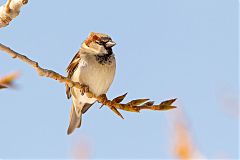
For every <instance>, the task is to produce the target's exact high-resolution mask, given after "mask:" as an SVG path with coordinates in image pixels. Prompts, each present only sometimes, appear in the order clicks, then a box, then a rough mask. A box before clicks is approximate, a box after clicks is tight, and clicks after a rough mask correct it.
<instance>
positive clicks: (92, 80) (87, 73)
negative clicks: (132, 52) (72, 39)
mask: <svg viewBox="0 0 240 160" xmlns="http://www.w3.org/2000/svg"><path fill="white" fill-rule="evenodd" d="M110 60H111V63H106V64H101V63H99V62H98V61H97V60H96V58H95V57H90V58H86V59H81V62H80V65H79V69H80V70H79V72H80V74H79V81H80V82H81V83H83V84H86V85H88V86H89V89H90V91H92V92H93V93H94V94H96V95H97V96H98V95H101V94H105V93H107V91H108V89H109V87H110V85H111V84H112V81H113V79H114V75H115V70H116V62H115V58H114V56H113V57H112V58H111V59H110Z"/></svg>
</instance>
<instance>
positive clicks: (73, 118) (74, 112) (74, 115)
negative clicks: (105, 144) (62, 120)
mask: <svg viewBox="0 0 240 160" xmlns="http://www.w3.org/2000/svg"><path fill="white" fill-rule="evenodd" d="M78 110H79V108H75V107H74V105H72V108H71V112H70V122H69V127H68V130H67V134H68V135H69V134H71V133H72V132H73V131H74V130H75V128H80V126H81V121H82V112H81V111H78Z"/></svg>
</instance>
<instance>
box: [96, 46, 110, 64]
mask: <svg viewBox="0 0 240 160" xmlns="http://www.w3.org/2000/svg"><path fill="white" fill-rule="evenodd" d="M106 50H107V52H108V54H104V55H96V56H95V57H96V60H97V62H98V63H100V64H102V65H104V64H111V63H112V61H111V57H112V56H113V52H112V48H106Z"/></svg>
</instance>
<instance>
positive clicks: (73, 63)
mask: <svg viewBox="0 0 240 160" xmlns="http://www.w3.org/2000/svg"><path fill="white" fill-rule="evenodd" d="M80 59H81V57H80V54H79V52H77V53H76V55H75V56H74V57H73V59H72V61H71V62H70V64H69V65H68V67H67V73H68V75H67V77H68V78H72V75H73V73H74V71H75V70H76V69H77V67H78V64H79V61H80ZM66 94H67V98H68V99H69V98H71V92H70V87H68V85H66Z"/></svg>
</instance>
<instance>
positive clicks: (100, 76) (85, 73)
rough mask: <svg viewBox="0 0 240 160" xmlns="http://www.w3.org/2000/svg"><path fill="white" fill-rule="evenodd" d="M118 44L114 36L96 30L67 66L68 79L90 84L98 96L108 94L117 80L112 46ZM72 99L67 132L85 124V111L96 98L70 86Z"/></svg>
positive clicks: (91, 89)
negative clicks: (83, 116)
mask: <svg viewBox="0 0 240 160" xmlns="http://www.w3.org/2000/svg"><path fill="white" fill-rule="evenodd" d="M115 44H116V43H115V42H114V41H112V39H111V37H109V36H108V35H106V34H102V33H95V32H92V33H90V34H89V36H88V38H87V39H86V40H85V41H84V42H83V43H82V46H81V48H80V50H79V51H78V52H77V54H76V55H75V56H74V58H73V59H72V61H71V62H70V64H69V66H68V67H67V73H68V78H70V79H71V80H72V81H74V82H79V83H81V84H84V85H86V86H87V87H88V89H89V90H90V91H91V92H93V93H94V94H95V95H96V96H99V95H101V94H105V93H107V91H108V89H109V87H110V85H111V84H112V81H113V79H114V75H115V70H116V61H115V57H114V54H113V51H112V47H113V46H114V45H115ZM66 94H67V97H68V99H69V98H70V97H72V109H71V113H70V123H69V127H68V130H67V134H71V133H72V132H73V131H74V129H75V128H79V127H80V126H81V121H82V114H84V113H85V112H86V111H87V110H88V109H89V108H90V107H91V106H92V105H93V103H94V102H95V101H96V99H94V98H88V97H87V96H86V95H85V94H82V92H81V91H80V90H79V89H77V88H70V87H69V86H67V85H66Z"/></svg>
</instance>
